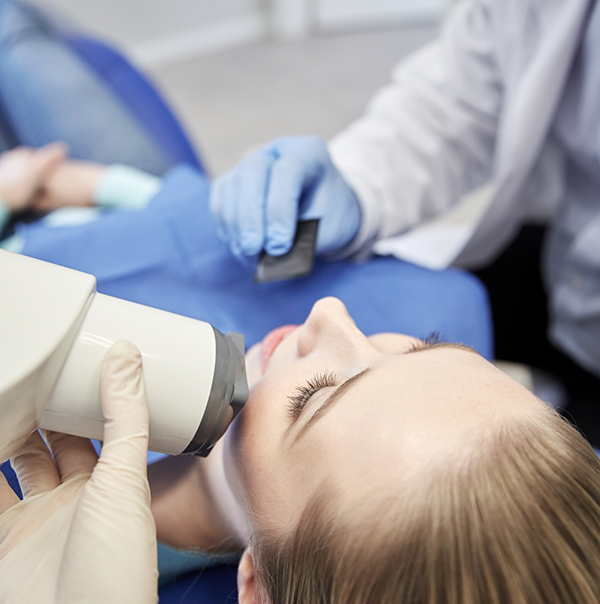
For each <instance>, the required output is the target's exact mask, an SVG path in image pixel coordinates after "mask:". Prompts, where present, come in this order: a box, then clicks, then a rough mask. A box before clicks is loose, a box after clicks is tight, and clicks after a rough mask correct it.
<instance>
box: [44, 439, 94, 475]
mask: <svg viewBox="0 0 600 604" xmlns="http://www.w3.org/2000/svg"><path fill="white" fill-rule="evenodd" d="M44 438H45V439H46V442H47V443H48V445H49V446H50V450H51V451H52V456H53V457H54V462H55V464H56V467H57V468H58V473H59V475H60V479H61V481H62V482H66V481H67V480H69V478H72V477H73V476H77V475H78V474H91V473H92V470H93V469H94V467H95V465H96V462H97V461H98V454H97V453H96V451H95V449H94V447H93V446H92V443H91V442H90V441H89V440H88V439H87V438H81V437H79V436H70V435H68V434H60V433H58V432H50V431H48V432H44Z"/></svg>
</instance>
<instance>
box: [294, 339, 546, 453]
mask: <svg viewBox="0 0 600 604" xmlns="http://www.w3.org/2000/svg"><path fill="white" fill-rule="evenodd" d="M532 404H538V401H537V399H536V398H535V397H533V395H531V394H530V393H529V392H528V391H527V390H525V389H524V388H522V387H521V386H520V385H519V384H517V383H516V382H514V381H513V380H512V379H510V378H508V377H507V376H506V375H504V374H503V373H502V372H500V371H499V370H497V369H496V368H495V367H494V366H493V365H491V364H490V363H488V362H487V361H485V360H484V359H483V358H482V357H480V356H479V355H477V354H474V353H472V352H469V351H466V350H461V349H455V348H434V349H430V350H423V351H421V352H415V353H410V354H401V355H386V356H385V357H384V359H382V360H381V362H379V363H377V364H375V365H374V366H373V367H372V369H371V371H369V372H367V373H366V374H365V375H364V376H363V378H362V379H360V380H359V381H358V382H356V383H355V384H354V385H353V386H352V388H351V389H349V390H348V391H347V392H346V393H345V394H344V395H343V396H341V397H340V398H339V400H338V401H337V402H336V403H335V406H334V408H332V409H330V410H328V412H327V413H326V414H325V415H324V416H323V417H322V418H320V419H319V420H318V421H316V422H314V423H315V425H314V426H313V427H311V429H310V430H309V431H307V434H306V435H305V436H303V438H302V440H306V442H305V443H304V445H303V446H304V447H305V446H316V448H317V450H321V449H322V448H324V449H326V451H322V452H321V454H322V455H327V456H331V455H332V456H334V457H336V458H338V459H341V458H343V457H347V458H348V459H354V463H359V460H358V459H356V458H357V457H363V456H364V455H363V454H361V448H362V447H367V448H368V449H369V451H370V455H371V456H372V457H373V456H374V457H375V458H378V457H379V456H380V454H381V456H382V459H380V460H379V461H380V462H381V463H385V457H386V456H388V462H389V460H390V459H391V458H392V457H393V455H397V456H400V458H402V459H411V460H412V459H414V457H415V455H416V454H419V455H426V456H427V455H428V454H432V453H433V452H435V451H447V450H450V449H451V448H453V447H455V446H456V445H457V444H460V443H461V442H463V441H464V440H465V438H467V437H468V435H469V434H477V433H478V431H481V430H482V429H483V428H484V427H485V426H487V425H488V424H489V422H493V421H495V420H496V419H498V418H501V417H503V416H507V415H510V414H514V413H520V412H522V411H523V410H527V409H529V408H530V407H531V405H532ZM311 432H313V434H310V433H311ZM315 443H316V445H315ZM365 453H366V451H365ZM371 461H372V460H371Z"/></svg>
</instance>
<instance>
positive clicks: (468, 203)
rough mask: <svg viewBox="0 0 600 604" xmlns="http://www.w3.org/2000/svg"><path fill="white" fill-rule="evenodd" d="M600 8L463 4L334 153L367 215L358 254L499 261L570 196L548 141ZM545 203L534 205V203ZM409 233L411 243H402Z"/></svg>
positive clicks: (573, 0) (567, 0)
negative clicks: (590, 19)
mask: <svg viewBox="0 0 600 604" xmlns="http://www.w3.org/2000/svg"><path fill="white" fill-rule="evenodd" d="M592 4H593V2H592V0H462V1H460V2H458V3H457V4H456V5H455V6H454V7H453V9H452V11H451V13H450V15H449V16H448V18H447V20H446V23H445V25H444V27H443V29H442V32H441V35H440V37H439V38H438V39H437V40H436V41H434V42H433V43H432V44H430V45H428V46H426V47H425V48H423V49H422V50H420V51H418V52H417V53H415V54H414V55H413V56H411V57H409V58H408V59H407V60H405V61H403V62H402V63H401V64H400V65H399V66H398V67H397V68H396V69H395V71H394V74H393V82H392V83H391V84H389V85H388V86H387V87H385V88H384V89H383V90H381V91H380V92H379V93H378V94H377V95H376V96H375V98H374V99H373V101H372V102H371V104H370V106H369V108H368V110H367V112H366V114H365V115H364V117H362V118H361V119H359V120H358V121H356V122H355V123H353V124H352V125H350V127H349V128H347V129H346V130H345V131H343V132H342V133H341V134H339V135H338V136H337V137H336V138H335V139H333V140H332V141H331V142H330V151H331V153H332V157H333V160H334V162H335V164H336V165H337V166H338V168H339V169H340V170H341V171H342V173H343V174H344V176H345V177H346V179H347V180H348V181H349V182H350V184H351V185H352V186H353V187H354V189H355V190H356V192H357V193H358V196H359V198H360V200H361V203H362V206H363V224H362V228H361V231H360V233H359V237H358V239H357V241H356V243H355V246H354V248H353V250H352V251H354V252H360V251H361V250H362V251H374V252H375V253H380V254H390V253H391V254H395V255H397V256H398V257H400V258H403V259H406V260H410V261H413V262H416V263H418V264H422V265H425V266H428V267H431V268H444V267H445V266H448V265H450V264H452V263H455V264H459V265H466V266H474V265H477V264H480V263H482V262H484V261H486V260H489V259H490V258H491V257H492V256H493V255H494V254H495V253H497V252H498V251H499V250H500V249H501V247H502V246H503V245H504V244H506V243H507V241H508V240H509V239H510V237H511V236H512V235H513V234H514V233H515V231H516V229H517V228H518V225H519V224H520V223H521V222H522V220H523V218H524V217H526V216H528V215H531V214H532V213H535V212H536V211H537V210H536V208H537V207H538V202H539V200H540V199H541V200H542V201H543V202H544V203H546V204H547V205H548V206H551V205H554V204H555V202H556V201H557V199H558V198H559V197H560V179H559V178H558V177H559V175H560V170H558V169H555V168H554V162H558V163H556V164H555V165H556V166H558V165H559V163H560V157H559V156H558V155H557V151H556V149H555V148H554V147H553V146H552V144H551V141H550V140H549V139H548V133H549V131H550V128H551V126H552V122H553V118H554V115H555V112H556V109H557V106H558V103H559V101H560V98H561V93H562V91H563V87H564V86H565V83H566V80H567V77H568V75H569V68H570V66H571V63H572V60H573V57H574V54H575V52H576V50H577V48H578V43H579V41H580V39H581V35H582V31H583V29H584V27H585V25H586V21H587V16H588V11H589V10H590V7H591V5H592ZM534 202H535V203H534ZM399 234H400V236H398V235H399Z"/></svg>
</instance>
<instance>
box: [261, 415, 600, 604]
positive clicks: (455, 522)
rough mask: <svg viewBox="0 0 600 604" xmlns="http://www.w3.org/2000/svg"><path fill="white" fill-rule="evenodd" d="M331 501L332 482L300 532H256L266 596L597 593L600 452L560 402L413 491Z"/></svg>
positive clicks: (283, 599) (445, 600)
mask: <svg viewBox="0 0 600 604" xmlns="http://www.w3.org/2000/svg"><path fill="white" fill-rule="evenodd" d="M333 503H334V501H332V500H331V498H330V497H327V494H326V492H323V493H321V495H320V496H318V497H316V498H315V499H314V500H313V502H312V503H311V504H310V505H309V506H308V507H307V509H306V510H305V511H304V513H303V516H302V518H301V520H300V522H299V524H298V526H297V527H296V529H295V531H294V533H293V534H292V535H291V536H288V537H286V538H280V537H279V538H278V537H275V536H273V535H260V536H258V537H257V538H256V541H255V544H254V554H255V555H254V558H255V564H256V569H257V576H258V582H259V586H260V589H261V592H262V593H263V596H264V599H265V601H270V602H272V603H273V604H309V603H310V604H342V603H343V604H371V603H373V604H375V603H376V604H405V603H406V604H483V603H485V604H526V603H528V604H529V603H538V602H552V603H553V604H559V603H564V604H573V603H575V602H576V603H577V604H592V603H594V604H597V603H598V602H600V460H599V459H598V458H597V457H596V455H595V453H594V451H593V450H592V448H591V447H590V446H589V444H588V443H587V442H586V441H585V440H584V439H583V437H582V436H581V435H580V434H579V433H578V432H577V431H576V430H574V429H573V428H572V427H571V426H570V425H568V424H567V422H566V421H565V420H563V419H562V418H561V417H560V416H558V415H557V414H556V413H554V412H553V411H551V410H548V413H544V414H543V416H542V417H541V418H538V420H537V421H536V422H533V421H531V420H522V419H521V420H518V421H517V420H511V421H510V422H508V423H506V422H505V423H504V424H502V425H499V426H498V427H497V428H495V429H494V430H492V431H490V433H488V434H487V435H486V436H485V438H482V440H481V442H480V443H479V447H478V450H477V453H476V454H474V455H473V454H470V455H468V460H467V461H466V462H465V463H457V464H446V465H445V466H440V467H439V468H438V469H437V470H436V471H432V472H431V473H428V477H427V480H426V481H423V483H422V484H421V485H420V486H419V488H418V489H417V490H416V491H415V492H411V494H410V496H409V497H406V496H403V495H402V493H399V494H398V496H397V497H396V498H394V499H389V498H387V499H386V498H384V497H382V496H376V497H374V498H373V501H372V502H369V503H372V505H371V510H372V512H371V514H368V515H367V514H365V513H362V514H358V515H357V514H352V515H349V514H340V513H339V511H336V510H335V509H334V507H333ZM350 516H353V517H356V516H358V517H359V518H360V521H358V522H357V520H356V519H354V520H351V519H350Z"/></svg>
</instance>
